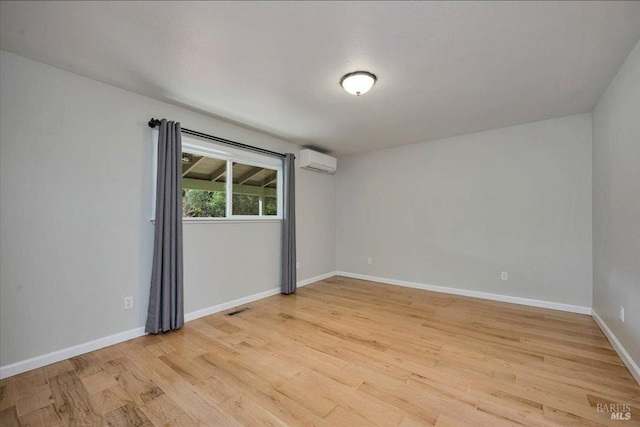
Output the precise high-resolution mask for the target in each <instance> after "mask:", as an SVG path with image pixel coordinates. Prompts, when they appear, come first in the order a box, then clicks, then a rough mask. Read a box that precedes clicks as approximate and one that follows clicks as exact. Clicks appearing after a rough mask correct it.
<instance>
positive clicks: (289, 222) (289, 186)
mask: <svg viewBox="0 0 640 427" xmlns="http://www.w3.org/2000/svg"><path fill="white" fill-rule="evenodd" d="M294 161H295V157H294V155H293V154H291V153H287V154H286V155H285V157H284V159H283V160H282V162H283V168H282V171H283V175H284V180H283V181H284V194H283V195H282V199H283V201H284V212H283V215H282V286H281V289H280V291H281V292H282V293H283V294H287V295H288V294H292V293H294V292H295V291H296V188H295V187H296V186H295V170H294Z"/></svg>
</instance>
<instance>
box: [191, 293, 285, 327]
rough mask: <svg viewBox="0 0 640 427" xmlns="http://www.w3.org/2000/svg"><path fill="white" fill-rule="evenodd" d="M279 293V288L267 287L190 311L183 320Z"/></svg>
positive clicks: (194, 318)
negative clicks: (257, 291) (262, 290)
mask: <svg viewBox="0 0 640 427" xmlns="http://www.w3.org/2000/svg"><path fill="white" fill-rule="evenodd" d="M279 293H280V288H273V289H269V290H268V291H264V292H259V293H257V294H253V295H249V296H246V297H242V298H238V299H234V300H233V301H229V302H224V303H222V304H217V305H213V306H211V307H207V308H203V309H202V310H196V311H192V312H191V313H187V314H185V315H184V321H185V322H189V321H191V320H196V319H199V318H201V317H204V316H208V315H210V314H215V313H219V312H221V311H224V310H228V309H230V308H233V307H237V306H239V305H243V304H249V303H250V302H254V301H257V300H259V299H263V298H267V297H270V296H273V295H277V294H279Z"/></svg>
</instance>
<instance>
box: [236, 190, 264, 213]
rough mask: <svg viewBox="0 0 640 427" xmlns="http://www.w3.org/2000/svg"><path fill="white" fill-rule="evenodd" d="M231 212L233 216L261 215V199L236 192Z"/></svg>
mask: <svg viewBox="0 0 640 427" xmlns="http://www.w3.org/2000/svg"><path fill="white" fill-rule="evenodd" d="M231 212H232V214H233V215H260V197H259V196H253V195H251V194H239V193H235V192H234V193H233V201H232V204H231Z"/></svg>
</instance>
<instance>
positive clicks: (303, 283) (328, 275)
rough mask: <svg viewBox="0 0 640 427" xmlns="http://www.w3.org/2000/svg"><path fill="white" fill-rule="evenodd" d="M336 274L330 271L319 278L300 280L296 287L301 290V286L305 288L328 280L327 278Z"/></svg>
mask: <svg viewBox="0 0 640 427" xmlns="http://www.w3.org/2000/svg"><path fill="white" fill-rule="evenodd" d="M336 274H338V273H336V272H335V271H330V272H328V273H325V274H321V275H319V276H314V277H309V278H308V279H304V280H300V281H299V282H298V287H299V288H301V287H303V286H307V285H310V284H312V283H315V282H319V281H320V280H324V279H328V278H329V277H333V276H335V275H336Z"/></svg>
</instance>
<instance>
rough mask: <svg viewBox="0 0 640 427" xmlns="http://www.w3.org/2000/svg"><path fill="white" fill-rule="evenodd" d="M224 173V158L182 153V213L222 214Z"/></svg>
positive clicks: (197, 214)
mask: <svg viewBox="0 0 640 427" xmlns="http://www.w3.org/2000/svg"><path fill="white" fill-rule="evenodd" d="M226 174H227V162H226V161H225V160H220V159H214V158H211V157H206V156H200V155H196V154H191V153H182V216H183V217H191V218H211V217H215V218H220V217H224V216H225V215H226V205H227V202H226V187H225V185H226V184H225V182H226Z"/></svg>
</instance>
